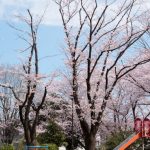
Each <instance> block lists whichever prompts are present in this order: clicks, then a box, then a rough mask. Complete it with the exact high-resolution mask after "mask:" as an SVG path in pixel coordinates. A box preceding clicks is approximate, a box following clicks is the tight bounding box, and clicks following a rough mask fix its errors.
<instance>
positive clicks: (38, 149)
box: [25, 146, 48, 150]
mask: <svg viewBox="0 0 150 150" xmlns="http://www.w3.org/2000/svg"><path fill="white" fill-rule="evenodd" d="M25 150H48V146H25Z"/></svg>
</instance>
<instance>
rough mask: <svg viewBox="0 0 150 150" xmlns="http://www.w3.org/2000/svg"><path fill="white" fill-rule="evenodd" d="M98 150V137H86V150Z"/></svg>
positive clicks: (90, 135) (91, 135)
mask: <svg viewBox="0 0 150 150" xmlns="http://www.w3.org/2000/svg"><path fill="white" fill-rule="evenodd" d="M95 149H96V135H94V134H89V136H87V137H85V150H95Z"/></svg>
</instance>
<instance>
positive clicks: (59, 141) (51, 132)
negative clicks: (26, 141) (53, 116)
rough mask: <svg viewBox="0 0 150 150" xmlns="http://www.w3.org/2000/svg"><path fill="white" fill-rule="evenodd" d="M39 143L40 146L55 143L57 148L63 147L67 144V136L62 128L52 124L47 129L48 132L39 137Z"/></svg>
mask: <svg viewBox="0 0 150 150" xmlns="http://www.w3.org/2000/svg"><path fill="white" fill-rule="evenodd" d="M37 141H38V142H39V143H40V144H45V143H54V144H56V145H57V146H61V145H63V143H64V142H65V134H64V133H63V130H62V128H61V127H60V126H58V125H57V124H56V123H54V122H50V123H49V124H48V126H47V127H46V131H45V132H44V133H41V134H39V135H38V137H37Z"/></svg>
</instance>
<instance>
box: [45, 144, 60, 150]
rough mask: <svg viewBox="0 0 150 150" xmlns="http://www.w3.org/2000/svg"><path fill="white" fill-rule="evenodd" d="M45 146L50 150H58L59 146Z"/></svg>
mask: <svg viewBox="0 0 150 150" xmlns="http://www.w3.org/2000/svg"><path fill="white" fill-rule="evenodd" d="M43 146H48V150H58V146H57V145H56V144H44V145H43Z"/></svg>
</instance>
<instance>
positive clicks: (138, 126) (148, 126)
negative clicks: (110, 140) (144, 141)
mask: <svg viewBox="0 0 150 150" xmlns="http://www.w3.org/2000/svg"><path fill="white" fill-rule="evenodd" d="M134 131H135V132H134V133H133V134H132V135H130V136H129V137H128V138H127V139H126V140H124V141H123V142H122V143H121V144H120V145H118V146H117V147H116V148H115V149H114V150H126V148H128V147H129V146H130V145H131V144H133V143H134V142H135V141H136V140H138V139H140V138H149V137H150V120H149V119H148V118H145V119H144V120H143V121H142V120H141V119H140V118H137V119H136V120H135V122H134Z"/></svg>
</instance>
